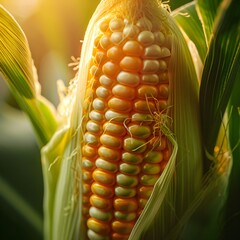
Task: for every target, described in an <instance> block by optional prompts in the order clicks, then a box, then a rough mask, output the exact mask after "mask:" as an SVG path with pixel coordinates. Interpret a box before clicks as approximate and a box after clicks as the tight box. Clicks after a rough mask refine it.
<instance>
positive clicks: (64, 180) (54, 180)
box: [42, 126, 80, 240]
mask: <svg viewBox="0 0 240 240" xmlns="http://www.w3.org/2000/svg"><path fill="white" fill-rule="evenodd" d="M70 132H71V131H70V128H69V127H67V126H65V127H63V128H62V129H61V130H59V131H57V132H56V133H55V134H54V136H53V138H52V139H51V141H50V142H49V143H48V144H47V145H46V146H45V147H43V149H42V166H43V175H44V216H45V220H44V236H45V239H46V240H51V239H53V240H54V239H59V240H61V239H62V240H64V239H73V236H75V234H76V232H77V233H78V230H79V224H80V220H79V219H78V218H79V201H78V192H77V189H78V187H77V186H78V181H79V179H78V177H77V176H78V174H79V167H78V161H77V160H78V157H77V154H76V149H73V147H74V146H75V144H74V138H75V137H76V135H74V136H72V137H71V135H70ZM76 185H77V186H76Z"/></svg>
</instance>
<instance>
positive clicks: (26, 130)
mask: <svg viewBox="0 0 240 240" xmlns="http://www.w3.org/2000/svg"><path fill="white" fill-rule="evenodd" d="M187 2H190V1H189V0H182V1H180V0H172V1H171V2H170V6H171V9H172V10H174V9H175V8H176V7H178V6H181V5H182V4H183V3H187ZM98 3H99V0H91V1H89V0H71V1H67V0H0V4H2V5H3V6H4V7H5V8H7V9H8V11H9V12H10V13H11V14H12V15H13V16H14V17H15V19H16V20H17V22H18V23H19V24H20V26H21V27H22V29H23V31H24V32H25V34H26V37H27V39H28V42H29V46H30V50H31V53H32V58H33V60H34V64H35V66H36V68H37V72H38V77H39V82H40V83H41V86H42V94H43V95H44V96H45V97H46V98H47V99H49V100H50V101H51V102H53V103H54V104H55V105H57V104H58V101H59V100H58V96H57V88H56V81H57V80H58V79H62V80H63V81H64V82H65V84H68V81H69V80H70V79H71V78H73V76H74V74H75V72H74V71H73V69H72V68H70V67H69V66H68V64H69V63H71V62H72V60H71V56H74V57H78V56H79V55H80V51H81V42H80V41H81V40H83V37H84V32H85V29H86V27H87V24H88V21H89V19H90V17H91V16H92V13H93V11H94V10H95V8H96V6H97V4H98ZM0 180H1V181H0V182H2V183H1V186H0V239H1V240H5V239H6V240H15V239H24V240H38V239H42V234H41V233H40V232H39V231H37V230H36V229H35V228H33V227H32V224H31V223H30V222H28V221H27V220H26V219H25V218H23V217H22V215H21V214H20V213H19V212H18V211H16V209H15V208H13V206H12V204H11V201H9V199H6V196H5V195H4V194H3V189H5V190H6V189H8V190H10V191H12V198H13V199H15V200H17V201H18V199H17V198H16V197H15V195H14V194H15V193H17V194H18V196H17V197H20V199H19V202H20V201H21V198H23V199H25V200H26V201H27V202H28V204H29V205H30V207H32V208H33V209H34V210H35V211H36V213H37V214H38V215H39V216H40V217H41V218H42V200H43V182H42V172H41V162H40V152H39V148H38V145H37V142H36V139H35V136H34V132H33V130H32V127H31V125H30V122H29V121H28V119H27V117H26V116H25V115H24V114H23V113H22V112H21V111H20V110H19V108H18V106H17V104H16V103H15V100H14V98H13V97H12V95H11V94H10V92H9V90H8V87H7V86H6V84H5V82H4V81H3V79H2V78H1V77H0ZM10 196H11V194H10ZM23 211H24V210H23Z"/></svg>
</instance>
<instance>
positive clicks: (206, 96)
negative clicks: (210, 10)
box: [200, 0, 240, 155]
mask: <svg viewBox="0 0 240 240" xmlns="http://www.w3.org/2000/svg"><path fill="white" fill-rule="evenodd" d="M226 2H227V1H224V3H226ZM211 35H212V38H211V41H210V48H209V52H208V56H207V58H206V62H205V66H204V69H203V75H202V84H201V88H200V108H201V121H202V127H203V142H204V147H205V150H206V152H207V153H208V154H210V155H213V150H214V147H215V144H216V140H217V137H218V132H219V128H220V125H221V123H222V121H223V116H224V113H225V110H226V107H227V105H228V103H229V99H230V96H231V94H232V92H233V86H234V83H235V82H236V81H239V80H237V72H238V70H239V66H240V15H239V2H238V1H237V0H234V1H231V3H230V4H229V5H227V4H225V5H223V4H222V5H221V11H219V12H218V15H217V18H216V21H215V23H214V27H213V32H212V34H211Z"/></svg>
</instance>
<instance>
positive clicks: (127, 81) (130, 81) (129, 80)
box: [117, 71, 140, 87]
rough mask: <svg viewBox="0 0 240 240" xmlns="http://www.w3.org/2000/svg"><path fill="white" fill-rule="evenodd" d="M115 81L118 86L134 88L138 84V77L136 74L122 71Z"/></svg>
mask: <svg viewBox="0 0 240 240" xmlns="http://www.w3.org/2000/svg"><path fill="white" fill-rule="evenodd" d="M117 81H118V82H119V83H120V84H123V85H127V86H129V87H136V86H137V85H138V84H139V82H140V77H139V75H138V74H136V73H129V72H124V71H122V72H120V73H119V74H118V76H117Z"/></svg>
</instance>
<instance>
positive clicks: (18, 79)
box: [0, 5, 57, 146]
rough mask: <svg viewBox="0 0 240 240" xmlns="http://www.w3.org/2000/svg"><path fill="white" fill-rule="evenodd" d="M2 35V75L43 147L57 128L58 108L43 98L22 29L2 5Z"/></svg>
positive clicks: (0, 66)
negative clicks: (56, 109) (56, 110)
mask: <svg viewBox="0 0 240 240" xmlns="http://www.w3.org/2000/svg"><path fill="white" fill-rule="evenodd" d="M0 33H1V34H0V44H1V45H0V49H1V51H0V72H1V74H2V75H3V77H4V78H5V80H6V82H7V84H8V85H9V88H10V90H11V92H12V94H13V96H14V97H15V99H16V101H17V103H18V104H19V106H20V107H21V108H22V110H23V111H25V112H26V113H27V115H28V117H29V118H30V120H31V122H32V125H33V127H34V130H35V133H36V135H37V137H38V140H39V144H40V145H41V146H42V145H44V144H46V143H47V142H48V141H49V139H50V138H51V136H52V135H53V133H54V132H55V130H56V128H57V118H56V112H55V108H54V107H53V105H52V104H51V103H50V102H48V101H47V100H46V99H45V98H44V97H43V96H41V94H40V85H39V83H38V80H37V74H36V70H35V67H34V65H33V61H32V58H31V53H30V49H29V46H28V42H27V39H26V37H25V35H24V33H23V31H22V29H21V27H20V26H19V25H18V23H17V22H16V20H15V19H14V18H13V16H12V15H11V14H10V13H9V12H8V11H7V10H6V9H5V8H4V7H3V6H1V5H0Z"/></svg>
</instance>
